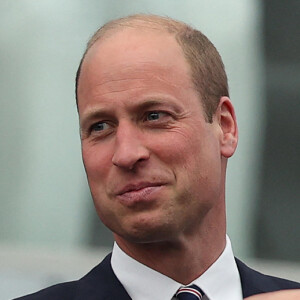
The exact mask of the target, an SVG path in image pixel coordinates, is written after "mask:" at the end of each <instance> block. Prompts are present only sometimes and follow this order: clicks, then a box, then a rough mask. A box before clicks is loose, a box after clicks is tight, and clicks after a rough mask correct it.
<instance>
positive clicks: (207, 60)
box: [76, 14, 229, 122]
mask: <svg viewBox="0 0 300 300" xmlns="http://www.w3.org/2000/svg"><path fill="white" fill-rule="evenodd" d="M130 27H131V28H140V29H142V28H144V29H145V30H146V29H149V30H154V31H160V32H162V31H164V32H166V33H168V34H170V35H172V36H174V38H175V39H176V41H177V43H178V44H179V45H180V47H181V48H182V51H183V53H184V56H185V59H186V60H187V62H188V63H189V65H190V68H191V76H192V81H193V83H194V85H195V88H196V90H197V91H198V93H199V96H200V99H201V101H202V104H203V106H204V110H205V113H206V118H207V120H208V121H209V122H211V121H212V116H213V114H214V113H215V110H216V108H217V106H218V104H219V100H220V98H221V97H222V96H227V97H229V91H228V83H227V76H226V73H225V69H224V65H223V62H222V59H221V56H220V54H219V52H218V51H217V49H216V48H215V47H214V45H213V44H212V43H211V41H210V40H209V39H208V38H207V37H206V36H205V35H204V34H202V33H201V32H200V31H198V30H196V29H194V28H192V27H191V26H189V25H187V24H185V23H183V22H179V21H176V20H173V19H170V18H166V17H160V16H155V15H143V14H141V15H133V16H128V17H125V18H121V19H117V20H113V21H110V22H108V23H106V24H105V25H104V26H102V27H101V28H100V29H99V30H97V31H96V32H95V34H94V35H93V36H92V37H91V39H90V40H89V42H88V45H87V48H86V51H85V53H84V55H83V57H82V61H81V63H80V65H79V68H78V71H77V75H76V98H77V87H78V80H79V77H80V71H81V65H82V62H83V60H84V58H85V55H86V53H87V52H88V51H89V49H90V48H91V47H92V46H93V45H94V43H95V42H96V41H98V40H102V39H103V40H104V39H105V38H107V37H109V36H111V35H113V34H114V33H115V32H117V31H122V30H124V29H126V28H130Z"/></svg>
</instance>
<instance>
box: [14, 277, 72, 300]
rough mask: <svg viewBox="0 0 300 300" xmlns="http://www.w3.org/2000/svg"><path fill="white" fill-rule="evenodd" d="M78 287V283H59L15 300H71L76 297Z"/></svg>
mask: <svg viewBox="0 0 300 300" xmlns="http://www.w3.org/2000/svg"><path fill="white" fill-rule="evenodd" d="M77 285H78V281H70V282H64V283H59V284H56V285H53V286H50V287H47V288H45V289H42V290H40V291H38V292H36V293H33V294H29V295H26V296H23V297H20V298H16V299H14V300H61V299H64V300H71V299H74V297H75V295H76V289H77Z"/></svg>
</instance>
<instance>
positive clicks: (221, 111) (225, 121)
mask: <svg viewBox="0 0 300 300" xmlns="http://www.w3.org/2000/svg"><path fill="white" fill-rule="evenodd" d="M217 114H218V122H219V126H220V128H221V133H220V149H221V154H222V156H224V157H226V158H229V157H231V156H232V155H233V154H234V152H235V149H236V147H237V141H238V128H237V122H236V117H235V112H234V107H233V105H232V103H231V101H230V99H229V98H228V97H222V98H221V99H220V103H219V106H218V112H217Z"/></svg>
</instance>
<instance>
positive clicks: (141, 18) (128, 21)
mask: <svg viewBox="0 0 300 300" xmlns="http://www.w3.org/2000/svg"><path fill="white" fill-rule="evenodd" d="M129 28H132V29H139V30H142V29H144V30H153V31H156V30H157V31H158V32H160V33H161V30H164V31H165V32H166V33H168V34H170V35H174V36H176V34H178V33H180V32H182V31H185V30H193V28H192V27H191V26H189V25H187V24H186V23H184V22H181V21H177V20H174V19H171V18H169V17H164V16H156V15H146V14H136V15H131V16H127V17H124V18H120V19H116V20H112V21H109V22H108V23H106V24H105V25H103V26H102V27H101V28H100V29H98V30H97V31H96V32H95V33H94V35H93V36H92V38H91V39H90V40H89V42H88V44H87V48H86V51H85V54H86V53H87V52H88V50H89V49H90V48H91V47H92V46H93V45H94V44H95V42H97V41H98V40H99V39H105V38H107V37H110V36H113V35H114V34H115V33H117V32H119V31H122V30H125V29H129Z"/></svg>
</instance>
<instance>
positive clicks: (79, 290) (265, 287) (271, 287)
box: [17, 254, 300, 300]
mask: <svg viewBox="0 0 300 300" xmlns="http://www.w3.org/2000/svg"><path fill="white" fill-rule="evenodd" d="M110 259H111V254H109V255H107V256H106V258H105V259H104V260H103V261H102V262H101V263H100V264H99V265H98V266H96V267H95V268H94V269H93V270H91V271H90V272H89V273H88V274H87V275H86V276H84V277H83V278H81V279H80V280H77V281H71V282H66V283H61V284H57V285H54V286H52V287H49V288H46V289H44V290H41V291H39V292H37V293H34V294H31V295H27V296H24V297H21V298H17V299H18V300H130V299H131V298H130V297H129V295H128V294H127V292H126V291H125V289H124V287H123V286H122V284H121V283H120V281H119V280H118V279H117V277H116V276H115V274H114V272H113V270H112V268H111V264H110ZM236 263H237V266H238V270H239V273H240V277H241V282H242V289H243V296H244V297H249V296H251V295H255V294H261V293H266V292H272V291H277V290H284V289H300V284H299V283H296V282H292V281H288V280H285V279H280V278H276V277H271V276H267V275H263V274H261V273H259V272H256V271H254V270H252V269H250V268H249V267H247V266H246V265H245V264H244V263H242V262H241V261H240V260H238V259H236ZM224 300H230V299H224Z"/></svg>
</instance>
